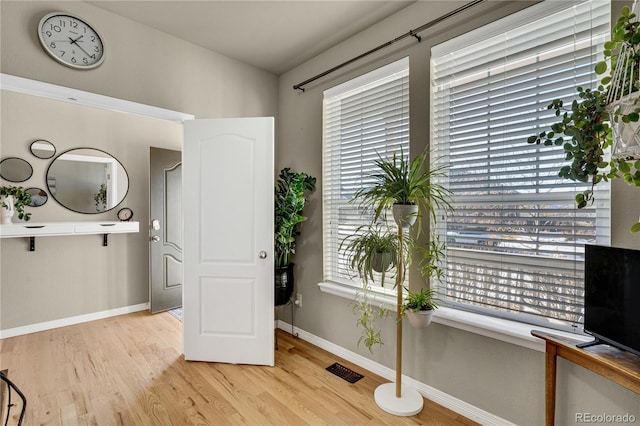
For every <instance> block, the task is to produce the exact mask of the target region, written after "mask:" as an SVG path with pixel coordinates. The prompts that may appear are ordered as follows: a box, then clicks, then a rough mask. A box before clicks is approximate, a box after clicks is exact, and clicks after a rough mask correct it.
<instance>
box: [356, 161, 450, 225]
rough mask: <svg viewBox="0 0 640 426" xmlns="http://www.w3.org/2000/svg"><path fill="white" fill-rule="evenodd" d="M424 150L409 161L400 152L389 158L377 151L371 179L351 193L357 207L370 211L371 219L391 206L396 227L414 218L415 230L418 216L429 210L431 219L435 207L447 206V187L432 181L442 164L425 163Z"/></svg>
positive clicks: (375, 219)
mask: <svg viewBox="0 0 640 426" xmlns="http://www.w3.org/2000/svg"><path fill="white" fill-rule="evenodd" d="M427 159H428V152H427V151H424V152H423V153H422V154H420V155H418V156H417V157H415V158H414V159H413V160H412V161H409V159H408V157H406V156H405V155H404V153H403V152H401V153H400V155H397V154H396V153H394V154H393V156H392V157H391V158H382V157H381V156H380V155H378V159H377V160H376V166H377V168H378V173H374V174H373V175H372V176H371V178H372V179H373V182H372V183H371V184H370V185H369V186H367V187H364V188H361V189H360V190H358V191H357V192H356V193H355V195H354V200H357V201H358V202H359V203H360V205H361V207H363V208H364V209H370V210H372V211H373V212H374V218H373V220H374V221H377V220H378V219H380V218H381V217H382V216H383V213H384V212H385V210H387V209H392V211H393V218H394V220H395V221H396V223H397V224H398V226H400V227H404V228H406V227H408V226H412V225H413V224H414V223H415V222H416V221H417V222H418V226H417V229H418V232H419V231H420V230H421V229H422V223H421V219H422V218H423V217H424V216H427V215H428V214H430V215H431V216H432V217H433V218H434V219H435V209H436V207H444V208H449V207H450V205H449V202H448V197H449V191H448V190H447V189H446V188H444V187H443V186H442V185H440V184H438V183H435V182H434V180H435V179H434V178H438V177H442V176H444V173H443V169H442V168H435V169H430V168H428V167H427V164H428V162H427Z"/></svg>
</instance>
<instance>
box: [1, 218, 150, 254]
mask: <svg viewBox="0 0 640 426" xmlns="http://www.w3.org/2000/svg"><path fill="white" fill-rule="evenodd" d="M139 230H140V222H118V221H108V220H107V221H97V222H21V223H13V224H10V225H0V238H20V237H27V238H29V239H30V244H29V250H30V251H34V250H35V237H60V236H69V235H91V234H101V235H103V244H102V245H104V246H106V245H107V235H108V234H123V233H132V232H139Z"/></svg>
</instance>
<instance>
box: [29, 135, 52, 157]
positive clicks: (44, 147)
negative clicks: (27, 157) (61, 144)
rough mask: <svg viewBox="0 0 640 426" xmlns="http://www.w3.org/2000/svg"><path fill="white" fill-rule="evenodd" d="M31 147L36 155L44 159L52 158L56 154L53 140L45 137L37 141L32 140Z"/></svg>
mask: <svg viewBox="0 0 640 426" xmlns="http://www.w3.org/2000/svg"><path fill="white" fill-rule="evenodd" d="M29 149H30V150H31V153H32V154H33V155H34V156H35V157H38V158H42V159H47V158H51V157H53V156H54V155H56V147H55V146H54V145H53V144H52V143H51V142H49V141H45V140H44V139H38V140H37V141H33V142H31V146H30V147H29Z"/></svg>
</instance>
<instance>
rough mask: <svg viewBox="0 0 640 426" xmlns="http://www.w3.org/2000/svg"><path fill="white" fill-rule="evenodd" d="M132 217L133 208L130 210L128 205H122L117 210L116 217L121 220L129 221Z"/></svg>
mask: <svg viewBox="0 0 640 426" xmlns="http://www.w3.org/2000/svg"><path fill="white" fill-rule="evenodd" d="M132 217H133V210H131V209H130V208H129V207H123V208H121V209H120V210H118V219H120V220H121V221H123V222H124V221H129V220H131V218H132Z"/></svg>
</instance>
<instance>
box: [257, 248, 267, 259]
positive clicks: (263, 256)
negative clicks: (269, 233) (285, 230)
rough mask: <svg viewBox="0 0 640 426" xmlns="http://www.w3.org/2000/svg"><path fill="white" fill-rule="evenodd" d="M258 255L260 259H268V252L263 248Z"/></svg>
mask: <svg viewBox="0 0 640 426" xmlns="http://www.w3.org/2000/svg"><path fill="white" fill-rule="evenodd" d="M258 257H259V258H260V259H266V258H267V252H266V251H264V250H262V251H261V252H260V253H258Z"/></svg>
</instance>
